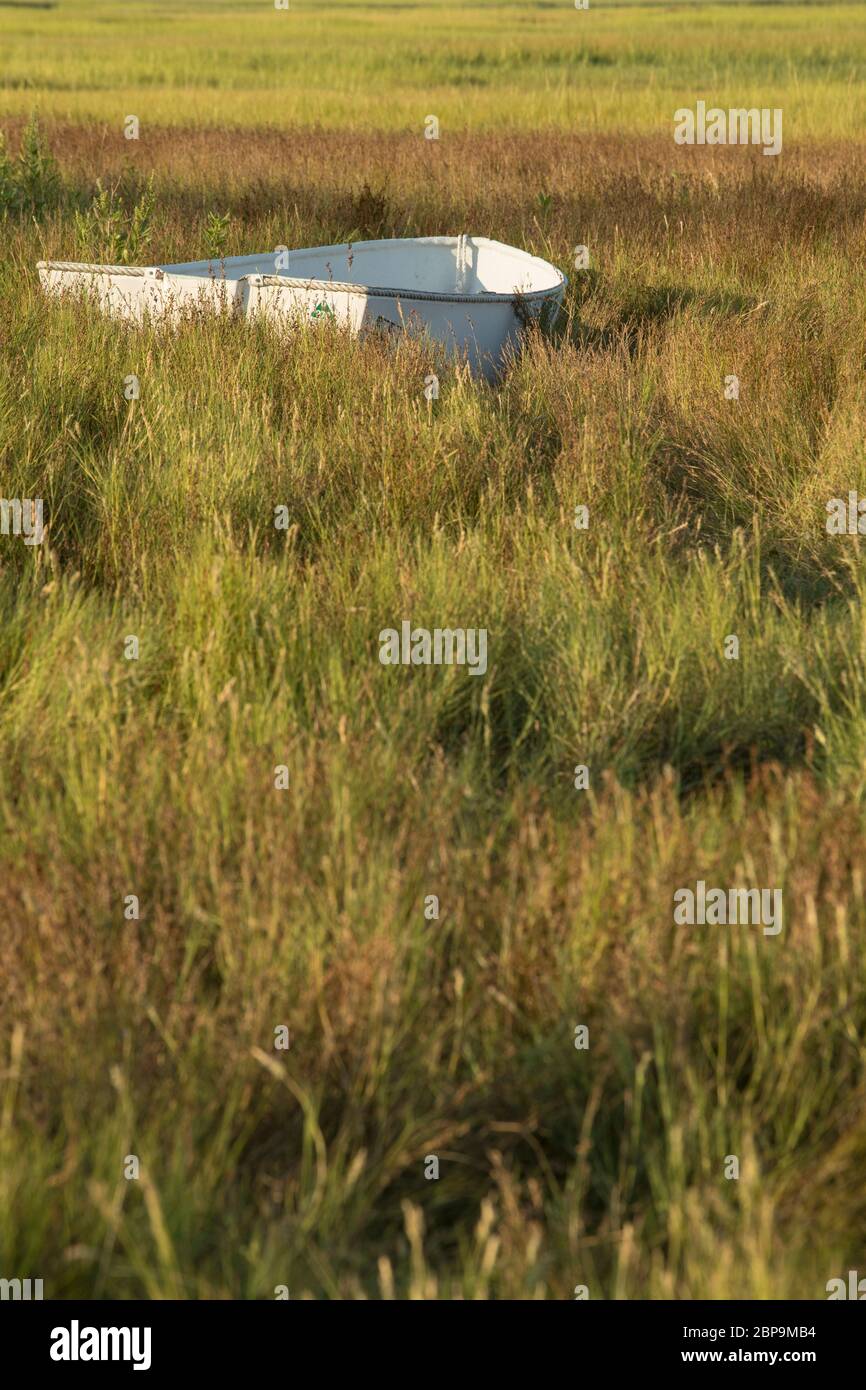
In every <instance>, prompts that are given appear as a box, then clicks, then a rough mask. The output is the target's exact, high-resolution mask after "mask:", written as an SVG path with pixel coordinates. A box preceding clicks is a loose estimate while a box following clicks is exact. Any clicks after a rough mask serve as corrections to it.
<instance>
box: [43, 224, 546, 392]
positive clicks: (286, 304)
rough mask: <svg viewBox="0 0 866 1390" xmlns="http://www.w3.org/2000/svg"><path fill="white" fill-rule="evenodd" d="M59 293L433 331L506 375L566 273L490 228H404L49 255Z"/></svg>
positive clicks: (361, 328)
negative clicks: (165, 256)
mask: <svg viewBox="0 0 866 1390" xmlns="http://www.w3.org/2000/svg"><path fill="white" fill-rule="evenodd" d="M37 269H38V271H39V278H40V281H41V283H42V285H43V287H44V289H45V290H47V291H48V292H49V293H51V294H66V293H70V292H71V293H79V294H80V293H82V292H84V293H87V294H90V295H92V296H94V297H95V298H96V300H97V302H98V303H99V305H100V307H101V308H102V309H104V310H105V311H106V312H108V313H111V314H115V315H117V316H119V317H122V318H128V319H133V320H134V321H136V322H142V321H143V320H145V319H148V318H151V319H157V318H166V317H167V318H176V317H177V316H179V315H182V314H183V313H184V312H185V311H189V310H191V309H195V308H209V309H213V310H220V309H228V310H232V311H234V312H236V313H239V314H244V315H250V316H252V315H256V314H265V315H266V316H267V317H268V318H270V319H272V320H274V321H276V322H281V321H282V322H285V323H287V324H290V323H294V322H297V321H298V319H299V318H300V319H303V318H306V319H317V320H319V319H325V320H327V319H330V320H332V321H334V322H336V323H338V324H341V325H343V326H345V327H347V328H348V329H349V330H350V331H351V332H352V333H362V332H367V331H370V330H378V331H387V332H391V333H400V332H404V331H408V332H418V333H427V334H429V336H430V337H431V338H433V339H435V340H436V341H437V342H440V343H443V344H444V345H445V347H446V349H447V351H448V353H449V355H465V356H466V358H467V359H468V361H469V363H470V365H471V367H472V368H473V370H475V371H481V372H483V373H484V375H486V376H490V377H492V376H495V375H496V373H497V371H498V370H499V369H500V368H501V366H502V365H503V362H504V360H505V358H506V355H507V353H508V349H509V347H512V348H513V347H516V346H517V344H518V342H519V336H520V330H521V328H522V327H524V326H525V325H526V324H527V323H528V322H529V321H531V320H533V319H537V318H539V317H540V315H541V313H542V311H543V309H544V307H545V305H551V306H554V305H556V304H559V303H561V301H562V296H563V294H564V292H565V287H566V284H567V281H566V278H565V276H564V275H563V274H562V273H561V272H560V271H559V270H557V269H556V267H555V266H552V265H550V264H548V262H547V261H543V260H540V259H539V258H538V257H537V256H531V255H530V254H529V253H528V252H527V251H520V250H518V249H517V248H516V247H514V246H505V245H504V244H503V243H502V242H500V241H490V240H488V238H487V237H470V236H459V237H401V238H396V239H394V240H391V241H360V242H354V243H343V244H342V245H340V246H313V247H307V248H305V249H303V250H299V251H289V250H287V249H286V248H285V247H280V248H278V249H277V250H276V251H273V252H268V253H265V254H263V255H256V256H229V257H228V258H226V259H225V260H221V261H188V262H186V263H185V264H180V265H162V266H121V265H86V264H81V263H77V262H74V261H40V262H39V264H38V267H37Z"/></svg>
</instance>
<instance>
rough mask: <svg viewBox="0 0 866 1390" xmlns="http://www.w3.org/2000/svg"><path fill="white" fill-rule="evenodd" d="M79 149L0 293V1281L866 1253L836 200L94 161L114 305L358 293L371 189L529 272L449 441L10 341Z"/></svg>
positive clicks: (664, 1263) (409, 426) (221, 332)
mask: <svg viewBox="0 0 866 1390" xmlns="http://www.w3.org/2000/svg"><path fill="white" fill-rule="evenodd" d="M101 139H102V135H101V133H100V132H99V131H93V132H85V131H81V130H76V129H66V130H64V129H63V128H59V129H57V130H56V131H54V132H53V134H52V145H53V148H54V149H55V151H56V153H57V157H58V159H59V161H60V164H61V168H62V171H63V178H64V184H63V198H62V200H61V204H60V206H59V207H58V208H57V210H56V211H55V212H53V213H52V212H48V213H46V215H45V216H44V217H43V218H42V219H41V221H39V222H38V224H36V223H34V222H33V221H32V220H28V219H25V218H15V217H12V218H9V219H7V221H6V223H5V226H4V246H5V248H6V256H5V259H4V260H3V262H2V264H0V275H2V282H0V295H2V301H3V310H2V318H0V467H2V472H0V477H2V493H3V495H4V496H12V497H14V496H21V497H31V496H41V497H43V498H44V499H45V504H46V516H47V521H48V527H49V529H48V535H47V538H46V542H45V544H44V545H43V546H42V547H41V548H32V549H31V548H28V547H25V546H24V545H23V544H22V542H21V541H20V539H17V538H15V537H11V536H10V537H5V536H4V537H2V538H0V565H2V568H0V817H2V824H0V916H2V921H3V930H2V935H0V968H2V973H3V978H4V984H5V987H4V991H3V996H2V1002H0V1020H2V1037H3V1044H2V1046H3V1053H2V1057H3V1062H2V1069H0V1264H2V1268H3V1270H4V1271H13V1270H17V1271H21V1272H22V1273H26V1272H28V1271H30V1272H32V1273H33V1274H34V1275H35V1274H38V1275H39V1276H40V1277H43V1278H44V1279H45V1281H46V1283H45V1286H46V1293H48V1292H49V1291H50V1295H51V1296H53V1297H63V1296H84V1297H92V1296H96V1297H124V1296H134V1295H139V1296H142V1295H143V1296H150V1297H156V1296H190V1297H192V1296H197V1297H225V1296H244V1297H272V1296H273V1290H274V1287H275V1286H276V1285H277V1284H287V1285H288V1286H289V1288H290V1289H291V1292H292V1296H293V1297H301V1296H313V1297H350V1298H353V1297H372V1298H376V1297H391V1296H397V1297H401V1296H406V1295H407V1294H409V1295H411V1296H414V1297H437V1296H438V1297H445V1296H463V1297H469V1298H484V1297H570V1296H571V1292H572V1290H573V1288H574V1286H575V1285H576V1284H579V1283H586V1284H588V1285H589V1286H590V1289H591V1293H592V1296H593V1297H629V1298H635V1297H637V1298H641V1297H665V1296H675V1297H679V1298H701V1297H705V1298H724V1297H746V1298H748V1297H770V1296H773V1297H792V1298H793V1297H795V1298H815V1297H823V1296H824V1288H825V1284H826V1281H827V1280H828V1279H829V1278H831V1277H833V1276H835V1275H836V1274H838V1273H839V1272H840V1271H843V1270H846V1269H847V1268H849V1267H851V1268H856V1267H857V1261H858V1260H859V1259H861V1257H862V1241H863V1232H864V1224H866V1209H864V1198H863V1192H862V1181H861V1175H862V1165H863V1159H864V1151H866V1125H864V1114H866V1112H864V1101H866V1093H864V1082H863V1062H864V1041H863V1037H864V1026H866V1001H864V992H863V978H864V977H863V970H864V958H863V926H864V920H866V908H864V881H866V880H864V873H863V863H864V859H866V828H864V822H863V815H862V796H863V790H864V778H866V763H864V758H863V751H862V750H863V748H864V746H866V643H864V635H863V622H862V596H863V588H864V582H866V580H864V567H863V562H862V558H861V553H860V542H859V540H858V539H857V538H850V537H847V536H846V537H839V538H834V537H830V536H828V535H827V534H826V531H825V528H824V521H825V517H826V513H825V510H824V507H825V503H826V501H827V499H828V498H829V497H832V496H843V497H844V496H846V495H847V492H848V490H849V489H850V488H859V489H860V490H861V492H864V491H866V465H864V459H863V448H862V441H863V436H864V394H863V385H862V377H863V371H862V368H863V363H864V348H866V343H864V333H866V329H864V324H866V313H864V310H866V280H864V271H863V265H864V257H863V250H864V247H863V237H864V233H863V210H864V207H866V186H864V183H863V180H862V178H861V176H860V175H859V174H858V173H857V172H856V170H855V169H853V168H852V166H851V163H850V160H849V159H848V158H847V157H846V154H845V151H844V150H842V149H836V150H823V151H818V152H813V151H809V150H800V151H794V152H792V154H791V157H790V159H789V160H788V161H787V162H786V163H785V164H784V165H782V166H780V167H779V168H778V169H776V170H774V171H773V172H772V173H770V172H768V171H767V170H766V169H765V168H764V167H762V163H763V165H765V164H766V163H767V161H763V162H762V161H761V159H760V157H759V156H758V157H755V156H754V155H753V154H752V152H750V151H716V152H713V153H712V154H711V153H710V152H708V151H704V152H703V154H704V156H705V158H703V159H698V158H696V157H689V155H692V154H693V152H688V155H687V156H686V157H684V158H682V159H680V160H678V162H677V163H676V166H675V168H673V169H672V168H671V151H670V149H669V147H668V145H667V144H662V143H657V142H653V141H651V140H647V141H644V142H641V143H640V144H639V145H638V146H637V147H636V146H635V144H634V143H633V142H622V143H619V142H617V141H616V140H614V139H610V138H608V139H606V140H604V141H601V142H594V141H592V140H590V139H567V138H565V137H557V138H556V139H552V138H547V137H543V138H542V137H530V136H518V135H513V136H510V137H508V139H507V141H506V139H505V137H489V139H487V140H485V139H482V138H480V137H479V138H478V139H477V140H475V141H474V142H473V141H469V140H467V141H466V142H465V143H464V145H463V146H462V147H461V149H460V150H459V151H457V152H456V153H454V154H449V153H448V152H447V151H445V150H443V151H442V154H443V155H444V156H445V157H444V158H442V159H441V160H440V161H439V163H438V164H437V165H435V166H431V165H430V164H429V162H428V163H425V160H427V159H428V155H429V151H423V152H422V155H421V156H420V157H419V155H418V144H417V142H415V143H414V144H413V143H412V141H411V140H410V139H409V138H408V137H399V138H397V137H395V138H394V139H391V140H389V139H388V138H386V137H383V136H375V137H370V138H369V140H367V141H365V140H363V139H361V140H359V139H358V138H355V137H353V138H349V137H348V136H347V137H339V138H332V137H330V136H326V135H325V134H312V133H307V134H305V135H301V134H298V135H297V136H296V137H294V138H291V139H287V140H286V142H285V144H284V145H283V146H282V147H281V157H280V159H279V161H278V164H277V165H276V166H275V165H274V162H273V160H272V154H273V150H272V148H270V149H269V148H268V147H267V142H265V141H264V139H263V138H262V137H260V136H258V135H249V136H246V135H237V134H236V135H232V134H230V133H227V132H224V133H218V132H214V133H211V134H209V135H203V134H202V133H200V132H198V133H196V132H190V133H189V136H188V141H187V140H186V139H185V140H184V141H181V143H180V149H181V150H183V151H185V153H184V154H183V155H181V156H179V157H178V159H176V160H174V161H173V162H172V161H170V159H169V155H168V153H167V146H160V145H159V144H158V143H157V144H156V145H153V146H151V147H149V148H148V150H147V153H146V155H141V156H140V163H141V167H140V168H137V174H138V176H139V177H140V178H144V177H145V176H146V174H147V173H150V172H152V173H153V176H154V189H155V204H154V209H153V217H152V226H151V231H152V240H151V243H150V246H149V248H148V256H149V257H150V258H152V259H153V260H154V262H156V263H164V262H168V261H171V260H174V259H186V258H188V257H190V256H193V255H196V254H201V255H205V254H207V252H206V250H205V247H206V244H207V243H206V237H207V235H208V213H209V212H210V210H211V209H213V208H214V207H219V208H220V209H224V210H225V212H224V213H223V214H221V215H222V216H226V217H228V219H229V220H227V221H226V222H225V226H224V235H223V234H222V233H221V249H223V247H224V249H225V251H226V254H236V253H239V252H241V251H252V250H257V249H262V247H266V246H274V245H278V244H288V245H290V246H291V245H313V244H316V243H317V242H321V241H326V242H337V241H340V240H341V239H343V238H344V237H345V238H348V237H349V236H350V235H352V234H353V233H354V232H355V231H356V228H357V220H358V207H359V200H361V201H363V199H364V197H365V195H364V191H363V189H364V182H365V180H366V181H367V185H368V188H371V189H374V190H382V189H386V194H385V195H381V194H379V195H377V196H380V197H381V199H382V201H381V203H380V205H379V206H378V209H377V217H378V218H379V220H380V222H381V234H382V235H392V234H400V233H401V232H402V231H404V230H406V231H407V233H408V234H412V233H416V232H417V233H419V234H423V233H430V234H432V233H445V232H457V231H460V230H470V231H472V230H475V231H478V232H483V233H489V234H491V235H494V236H496V237H497V238H499V239H501V240H503V241H506V242H513V243H515V244H518V245H526V246H527V247H529V248H530V249H532V250H535V251H538V252H539V253H541V254H544V255H547V256H549V257H550V258H552V259H553V260H555V261H556V262H557V263H558V264H560V265H561V266H562V267H563V269H565V270H566V271H567V272H568V273H569V275H570V280H571V286H570V289H569V296H568V300H567V304H566V309H565V313H564V316H563V319H562V322H561V323H560V324H559V325H558V327H557V328H556V329H555V331H552V332H551V334H550V335H548V336H544V335H534V336H530V338H529V340H528V341H527V345H526V350H525V352H524V354H523V356H522V357H521V358H520V359H519V360H518V361H516V362H515V363H514V364H513V365H512V367H511V368H510V370H509V371H508V372H507V373H506V375H505V376H504V378H503V379H502V381H501V382H499V383H498V384H497V385H495V386H487V385H485V384H483V383H479V382H475V381H472V380H471V379H470V378H469V377H468V376H467V375H466V373H465V372H464V371H461V370H459V369H454V368H453V367H451V368H449V367H448V366H447V365H446V364H443V363H442V362H441V361H439V360H438V359H437V358H436V357H435V355H434V354H431V350H430V349H429V348H428V347H426V346H425V345H424V344H423V343H413V342H404V343H402V344H401V345H400V346H399V347H398V348H397V349H396V351H395V350H394V349H393V348H392V347H391V346H389V345H388V344H387V343H384V342H380V341H377V340H376V339H370V340H367V341H366V342H364V343H357V342H353V341H351V340H348V339H346V338H345V337H344V336H343V335H341V334H340V333H339V331H337V330H335V329H333V328H330V327H328V326H324V327H319V326H310V327H309V328H308V329H306V330H304V331H301V332H297V333H295V334H294V335H291V336H288V337H286V336H281V335H279V334H277V333H275V332H274V331H272V330H270V329H269V328H268V327H267V326H266V325H262V324H259V325H250V324H248V323H239V322H233V321H231V320H230V319H220V318H213V319H201V320H198V321H195V320H194V321H190V322H188V323H186V324H185V325H184V326H183V327H182V328H181V329H180V330H178V331H176V332H166V331H165V330H164V329H162V328H160V327H158V326H155V325H151V326H145V327H143V328H139V329H132V328H129V327H124V326H122V325H118V324H115V323H110V322H107V321H105V320H104V319H102V318H101V317H99V316H98V315H97V314H96V313H95V312H94V311H93V310H92V309H91V308H90V307H89V306H87V305H84V304H76V303H68V304H52V303H48V302H46V301H45V300H44V299H43V298H42V296H41V295H40V293H39V290H38V286H37V283H36V278H35V273H34V269H33V267H34V263H35V261H36V260H37V259H38V258H39V256H40V255H52V256H57V257H60V258H65V257H67V256H68V255H70V254H72V253H73V243H74V236H75V217H74V214H75V210H76V208H82V207H86V206H87V204H88V202H89V200H90V199H91V198H92V196H93V194H94V192H95V188H94V184H93V180H92V173H91V175H90V176H88V175H87V173H86V167H87V164H88V160H90V162H91V167H92V151H93V148H94V147H96V146H97V145H98V143H99V141H100V140H101ZM88 141H91V144H90V145H88ZM103 148H104V146H103ZM506 148H507V152H508V158H507V160H506V159H504V158H503V157H502V156H503V152H504V151H505V149H506ZM130 158H139V155H135V156H130V155H129V154H128V152H126V151H123V150H121V149H120V148H119V147H118V148H117V149H116V151H115V153H114V154H110V156H109V155H107V156H105V157H104V158H103V159H102V163H101V165H100V172H101V174H102V176H103V177H105V178H108V177H110V176H111V174H112V160H115V161H116V165H117V168H120V167H121V166H122V163H123V161H124V160H128V159H130ZM184 159H188V160H189V168H188V169H187V168H186V167H185V165H184ZM497 161H498V162H497ZM136 167H137V166H136ZM311 167H316V168H317V169H318V170H319V171H320V176H319V178H318V179H317V181H316V185H315V187H311V186H310V184H309V182H308V179H307V171H308V170H309V169H310V168H311ZM491 167H498V168H499V169H500V170H501V174H500V176H499V177H498V178H497V180H496V182H495V184H491V182H490V181H489V180H487V181H485V177H484V171H485V170H489V169H490V168H491ZM527 170H532V171H533V174H532V176H531V177H530V176H528V175H527V173H526V171H527ZM115 171H116V170H115ZM431 171H432V172H431ZM133 172H136V168H134V169H133ZM135 186H136V187H138V186H140V185H135ZM539 193H544V195H545V199H546V200H547V201H546V202H544V203H540V202H539V198H538V195H539ZM576 244H587V245H588V246H589V247H590V249H591V266H590V269H589V271H587V272H585V273H581V272H577V271H574V270H573V268H572V266H571V257H572V255H573V248H574V246H575V245H576ZM431 368H432V369H435V370H436V371H437V374H438V375H439V378H440V396H439V399H438V400H436V401H435V402H432V403H428V402H427V401H426V400H425V398H424V395H423V387H424V379H425V375H426V374H427V372H429V371H430V370H431ZM132 372H134V373H136V374H137V375H138V376H139V378H140V382H141V395H140V398H139V399H138V400H136V401H127V400H125V399H124V395H123V383H124V379H125V378H126V377H127V375H128V374H129V373H132ZM729 372H735V373H737V374H738V375H739V377H740V382H741V394H740V399H739V401H730V400H726V399H725V398H724V377H725V375H726V374H727V373H729ZM281 504H284V505H286V506H287V507H288V509H289V514H290V518H291V525H290V528H289V530H288V531H287V532H281V531H278V530H276V529H275V528H274V525H273V520H274V508H275V507H276V506H278V505H281ZM579 504H585V505H586V506H588V507H589V513H590V526H589V529H588V530H587V531H577V530H575V529H574V526H573V515H574V508H575V506H577V505H579ZM404 617H408V618H411V619H412V620H413V622H414V623H416V624H420V625H425V626H429V627H433V626H436V625H444V624H451V625H461V626H466V627H469V626H484V627H486V628H487V629H488V631H489V634H490V635H489V671H488V674H487V676H486V677H485V678H484V679H483V680H479V679H473V678H472V677H471V676H469V674H468V673H467V672H466V671H465V670H460V669H458V668H451V669H445V668H442V669H437V668H429V669H424V668H421V669H411V670H405V669H402V668H384V667H382V666H381V665H380V664H379V662H378V660H377V656H378V633H379V631H380V629H382V628H383V627H388V626H393V625H399V622H400V621H401V620H402V618H404ZM130 633H134V634H137V635H138V636H139V639H140V644H141V648H140V657H139V659H138V660H137V661H126V660H124V658H123V649H124V645H123V644H124V638H125V637H126V636H127V635H128V634H130ZM730 633H736V634H737V635H738V636H739V639H740V659H739V661H726V660H725V659H724V657H723V643H724V639H725V637H726V635H728V634H730ZM578 763H585V764H587V765H588V766H589V767H590V769H591V788H590V791H589V792H583V793H581V792H576V791H575V790H574V788H573V770H574V766H575V764H578ZM278 764H285V765H287V766H288V768H289V773H290V785H289V788H288V790H287V791H284V792H278V791H276V790H275V789H274V768H275V766H277V765H278ZM699 877H702V878H704V879H705V880H706V881H707V882H708V883H717V884H725V885H728V884H730V885H739V884H742V885H774V886H778V887H782V888H783V890H784V895H785V897H784V901H785V925H784V930H783V932H782V934H781V935H780V936H779V937H776V938H765V937H764V936H763V935H762V934H761V932H760V930H759V929H757V928H750V927H735V928H728V929H720V928H711V927H706V928H697V927H696V928H678V927H674V925H673V919H672V912H673V893H674V891H675V890H676V888H678V887H681V886H683V885H689V884H692V885H693V884H694V882H695V880H696V879H697V878H699ZM130 893H135V894H137V895H138V897H139V898H140V903H141V917H140V920H138V921H135V920H131V921H129V920H125V918H124V898H125V896H126V895H127V894H130ZM431 893H435V894H437V895H438V896H439V899H440V903H441V916H440V918H439V920H438V921H432V922H430V921H427V920H425V917H424V911H423V908H424V899H425V896H426V895H428V894H431ZM283 1023H285V1024H287V1025H288V1026H289V1027H290V1028H291V1033H292V1046H291V1049H290V1051H289V1052H288V1053H279V1052H276V1051H275V1050H274V1047H273V1036H274V1028H275V1027H276V1026H277V1025H279V1024H283ZM578 1023H585V1024H587V1025H588V1026H589V1029H590V1049H589V1051H588V1052H578V1051H576V1050H575V1049H574V1047H573V1033H574V1027H575V1025H576V1024H578ZM130 1153H134V1154H137V1155H138V1156H139V1157H140V1158H141V1162H142V1179H141V1181H139V1182H127V1181H125V1180H124V1178H123V1176H122V1165H123V1159H124V1155H126V1154H130ZM431 1153H435V1154H437V1155H438V1156H439V1158H440V1162H441V1174H442V1175H441V1178H440V1180H439V1181H438V1182H425V1180H424V1178H423V1167H424V1156H425V1155H427V1154H431ZM729 1154H736V1155H738V1156H739V1158H740V1162H741V1177H740V1180H739V1182H726V1181H725V1179H724V1176H723V1173H724V1161H725V1156H726V1155H729Z"/></svg>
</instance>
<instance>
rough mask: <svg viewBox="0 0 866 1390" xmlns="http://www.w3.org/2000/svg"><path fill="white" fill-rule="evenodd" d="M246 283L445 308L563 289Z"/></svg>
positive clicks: (269, 279) (263, 278)
mask: <svg viewBox="0 0 866 1390" xmlns="http://www.w3.org/2000/svg"><path fill="white" fill-rule="evenodd" d="M241 280H246V281H247V282H248V283H249V284H251V285H256V286H259V285H267V286H271V287H273V288H277V289H293V290H295V289H304V290H315V291H316V292H317V293H318V292H320V291H327V290H332V291H334V293H336V294H358V295H363V296H364V297H365V298H370V297H373V298H378V299H422V300H431V299H432V300H436V301H438V302H439V303H445V304H514V303H515V301H517V300H519V301H520V302H521V303H524V302H525V301H526V300H528V299H547V298H549V296H550V295H552V294H559V292H560V291H561V290H564V289H565V286H566V279H565V276H564V275H563V276H562V279H561V281H560V283H559V284H558V285H551V286H550V288H549V289H546V290H499V291H497V290H484V291H482V292H481V293H479V294H457V293H456V292H455V293H453V294H446V293H444V292H443V291H440V290H417V289H397V288H396V287H390V286H387V285H359V284H357V283H354V282H350V281H348V280H347V281H343V280H299V279H294V278H292V277H290V276H288V275H242V276H240V277H239V278H238V280H237V282H236V283H237V284H240V282H241Z"/></svg>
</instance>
